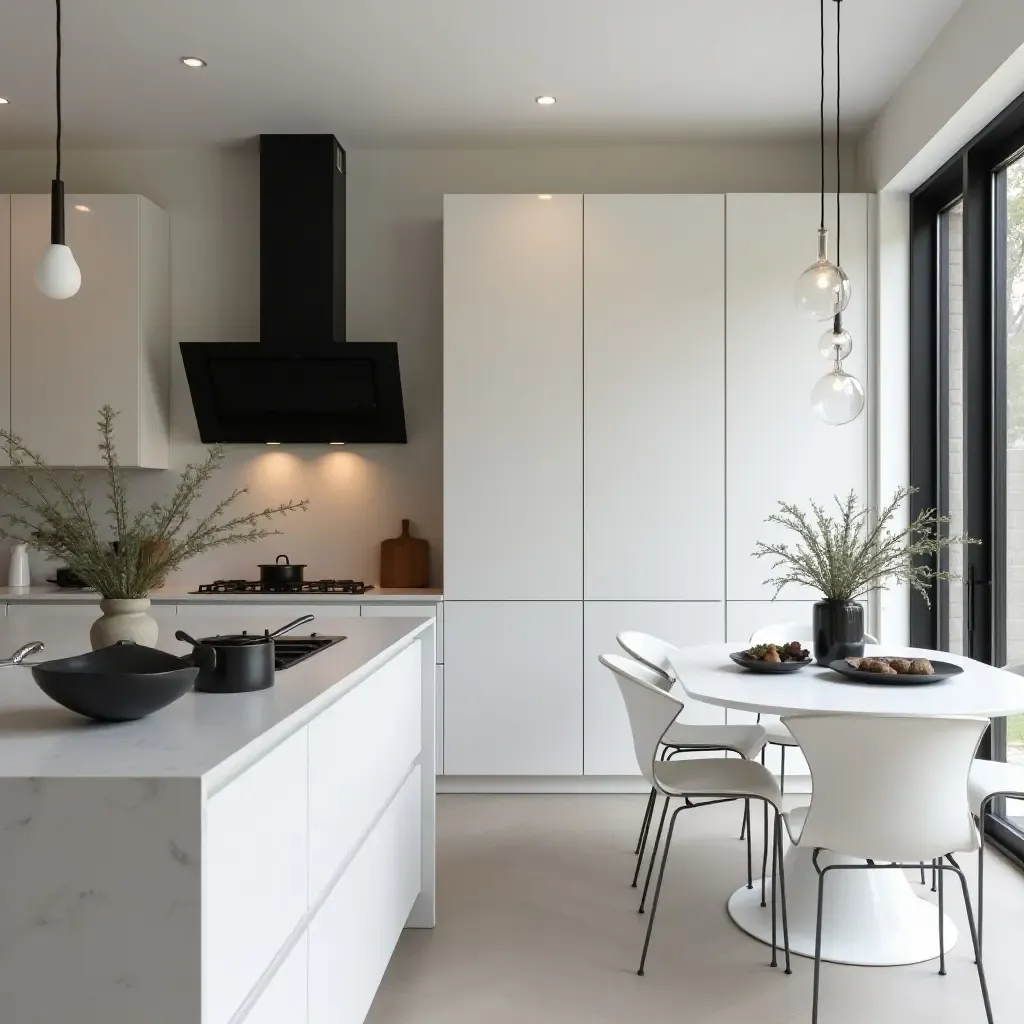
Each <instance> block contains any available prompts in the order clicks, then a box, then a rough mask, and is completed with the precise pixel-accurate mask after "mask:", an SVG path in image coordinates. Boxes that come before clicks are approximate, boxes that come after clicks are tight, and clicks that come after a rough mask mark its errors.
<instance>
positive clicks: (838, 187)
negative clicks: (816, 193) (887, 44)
mask: <svg viewBox="0 0 1024 1024" xmlns="http://www.w3.org/2000/svg"><path fill="white" fill-rule="evenodd" d="M835 3H836V266H837V267H840V266H842V263H841V262H840V260H839V241H840V237H841V232H842V224H843V222H842V217H841V215H840V206H839V203H840V198H839V197H840V196H841V195H842V192H843V177H842V158H841V156H840V152H839V90H840V86H841V84H842V76H841V75H840V73H839V69H840V63H839V12H840V11H841V10H842V9H843V0H835Z"/></svg>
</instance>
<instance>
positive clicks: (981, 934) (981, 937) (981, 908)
mask: <svg viewBox="0 0 1024 1024" xmlns="http://www.w3.org/2000/svg"><path fill="white" fill-rule="evenodd" d="M988 804H989V802H988V800H986V801H985V802H984V803H983V804H982V805H981V821H980V822H978V831H979V833H980V838H981V846H979V847H978V949H979V950H981V949H983V948H984V942H985V814H986V812H987V811H988Z"/></svg>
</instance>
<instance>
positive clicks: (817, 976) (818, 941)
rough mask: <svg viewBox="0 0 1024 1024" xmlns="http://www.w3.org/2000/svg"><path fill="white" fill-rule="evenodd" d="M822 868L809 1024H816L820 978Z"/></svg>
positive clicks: (825, 870)
mask: <svg viewBox="0 0 1024 1024" xmlns="http://www.w3.org/2000/svg"><path fill="white" fill-rule="evenodd" d="M827 871H828V868H824V869H823V870H822V871H821V872H819V874H818V920H817V924H816V925H815V929H814V986H813V989H812V995H811V1024H818V982H819V979H820V977H821V920H822V904H823V901H824V896H825V873H826V872H827Z"/></svg>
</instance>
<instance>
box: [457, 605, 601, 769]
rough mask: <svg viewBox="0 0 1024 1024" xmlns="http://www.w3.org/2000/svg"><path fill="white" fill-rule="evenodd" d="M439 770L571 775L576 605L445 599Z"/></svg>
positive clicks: (579, 692) (578, 718)
mask: <svg viewBox="0 0 1024 1024" xmlns="http://www.w3.org/2000/svg"><path fill="white" fill-rule="evenodd" d="M445 613H446V615H447V620H448V621H447V623H446V626H447V636H446V638H445V644H446V651H445V680H444V686H445V697H444V769H445V775H579V774H581V772H582V770H583V742H582V741H583V680H582V678H581V668H582V666H581V665H580V651H581V650H582V640H583V636H582V631H583V605H582V603H581V602H579V601H472V602H467V601H446V602H445Z"/></svg>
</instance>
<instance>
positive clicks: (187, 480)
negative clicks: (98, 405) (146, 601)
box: [0, 405, 309, 599]
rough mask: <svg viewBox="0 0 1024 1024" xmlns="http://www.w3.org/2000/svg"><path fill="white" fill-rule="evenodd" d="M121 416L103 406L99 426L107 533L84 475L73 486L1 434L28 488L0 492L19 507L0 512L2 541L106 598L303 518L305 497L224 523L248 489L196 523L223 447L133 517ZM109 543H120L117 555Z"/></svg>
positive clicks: (138, 591) (140, 592) (139, 593)
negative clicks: (295, 516)
mask: <svg viewBox="0 0 1024 1024" xmlns="http://www.w3.org/2000/svg"><path fill="white" fill-rule="evenodd" d="M116 415H117V413H116V412H115V411H114V410H113V409H112V408H111V407H110V406H109V405H105V406H104V407H103V408H102V409H101V410H100V419H99V422H98V423H97V427H98V428H99V432H100V444H99V448H100V453H101V456H102V459H103V464H104V466H105V467H106V470H105V474H106V484H107V500H108V502H109V506H108V508H107V509H106V513H107V516H108V517H109V520H108V523H107V528H106V530H104V528H103V527H102V526H101V525H100V524H99V523H97V522H96V519H95V518H94V516H93V510H92V500H91V499H90V497H89V495H88V494H87V492H86V489H85V478H84V476H83V475H82V473H81V471H80V470H78V469H76V470H74V471H73V473H72V474H71V482H70V483H67V482H66V481H64V480H62V479H61V478H60V477H58V476H57V475H56V474H55V473H54V472H53V470H52V469H51V468H50V467H49V466H47V465H46V464H45V463H44V462H43V460H42V459H41V458H40V456H39V455H37V454H36V453H35V452H33V451H32V450H31V449H29V448H27V447H26V446H25V444H24V442H23V441H22V440H21V438H19V437H18V436H17V435H15V434H12V433H11V432H10V431H7V430H0V449H2V450H3V451H4V452H5V453H6V454H7V457H8V459H9V460H10V463H11V466H12V467H13V468H14V469H15V470H17V471H18V474H19V476H20V478H21V480H22V482H23V483H24V484H25V485H26V493H22V491H20V490H15V489H14V488H11V487H8V486H7V485H6V484H2V483H0V494H2V495H4V496H5V497H7V498H9V499H10V501H11V503H13V505H14V506H15V511H0V536H3V537H10V538H12V539H14V540H17V541H23V542H25V543H28V544H30V545H31V546H32V547H34V548H36V549H37V550H39V551H45V552H46V553H47V554H50V555H52V556H53V557H55V558H58V559H60V560H61V561H63V562H66V563H67V565H68V566H69V567H70V568H71V570H72V571H73V572H74V573H75V574H76V575H77V576H79V577H80V578H81V579H82V581H83V582H85V583H86V584H88V585H89V586H91V587H93V588H95V589H96V590H98V591H99V593H100V595H101V596H102V597H105V598H122V599H125V598H126V599H131V598H141V597H145V596H146V595H147V594H148V593H149V592H150V590H151V589H152V588H153V587H154V586H156V585H157V584H158V583H159V582H160V581H161V580H162V579H163V577H164V576H165V575H166V574H167V573H169V572H172V571H173V570H175V569H177V568H178V567H179V566H180V565H182V563H184V562H186V561H187V560H188V559H190V558H194V557H195V556H196V555H200V554H202V553H203V552H205V551H210V550H212V549H213V548H219V547H223V546H225V545H227V544H244V543H251V542H253V541H258V540H263V539H264V538H265V537H270V536H273V535H274V534H278V533H280V532H281V531H280V530H274V529H270V528H269V527H268V526H267V525H265V524H266V523H269V522H270V520H271V519H273V518H274V517H275V516H282V515H287V514H288V513H289V512H297V511H302V512H304V511H305V510H306V508H307V507H308V505H309V502H308V501H307V500H305V499H303V500H302V501H286V502H282V503H281V504H280V505H274V506H272V507H269V508H264V509H261V510H260V511H258V512H247V513H243V514H241V515H235V516H230V517H228V518H225V515H226V513H227V510H228V508H229V507H230V506H231V505H232V504H233V503H234V502H235V501H236V500H237V499H238V498H240V497H241V496H242V495H243V494H245V493H246V492H247V490H248V489H247V488H245V487H239V488H236V489H235V490H233V491H232V492H231V493H230V494H229V495H228V496H227V497H226V498H223V499H222V500H221V501H219V502H217V504H216V505H215V506H214V508H213V511H211V512H210V513H209V514H207V515H204V516H202V517H200V518H197V519H195V520H193V517H192V509H193V506H194V505H195V503H196V501H197V500H198V499H199V498H200V496H201V495H202V493H203V489H204V487H205V486H206V484H207V483H209V481H210V479H211V478H212V477H213V475H214V473H215V472H216V471H217V469H218V468H219V467H220V465H221V463H222V462H223V461H224V451H223V449H222V448H220V447H219V446H214V447H212V448H210V449H209V450H208V451H207V453H206V458H205V459H203V461H202V462H196V463H189V465H187V466H186V467H185V468H184V470H183V471H182V474H181V477H180V479H179V481H178V486H177V487H176V488H175V489H174V492H173V494H172V495H171V497H170V499H169V500H168V501H167V502H166V503H165V504H160V503H159V502H154V503H153V504H152V505H150V506H149V507H148V508H146V509H143V510H141V511H139V512H135V513H134V514H133V513H132V512H131V511H130V509H129V501H128V490H127V486H126V483H125V477H124V471H123V469H122V467H121V465H120V463H119V462H118V459H117V450H116V448H115V446H114V425H113V424H114V418H115V416H116ZM110 520H112V522H110ZM111 541H117V546H116V550H115V549H114V547H113V546H112V545H111V543H110V542H111Z"/></svg>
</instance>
